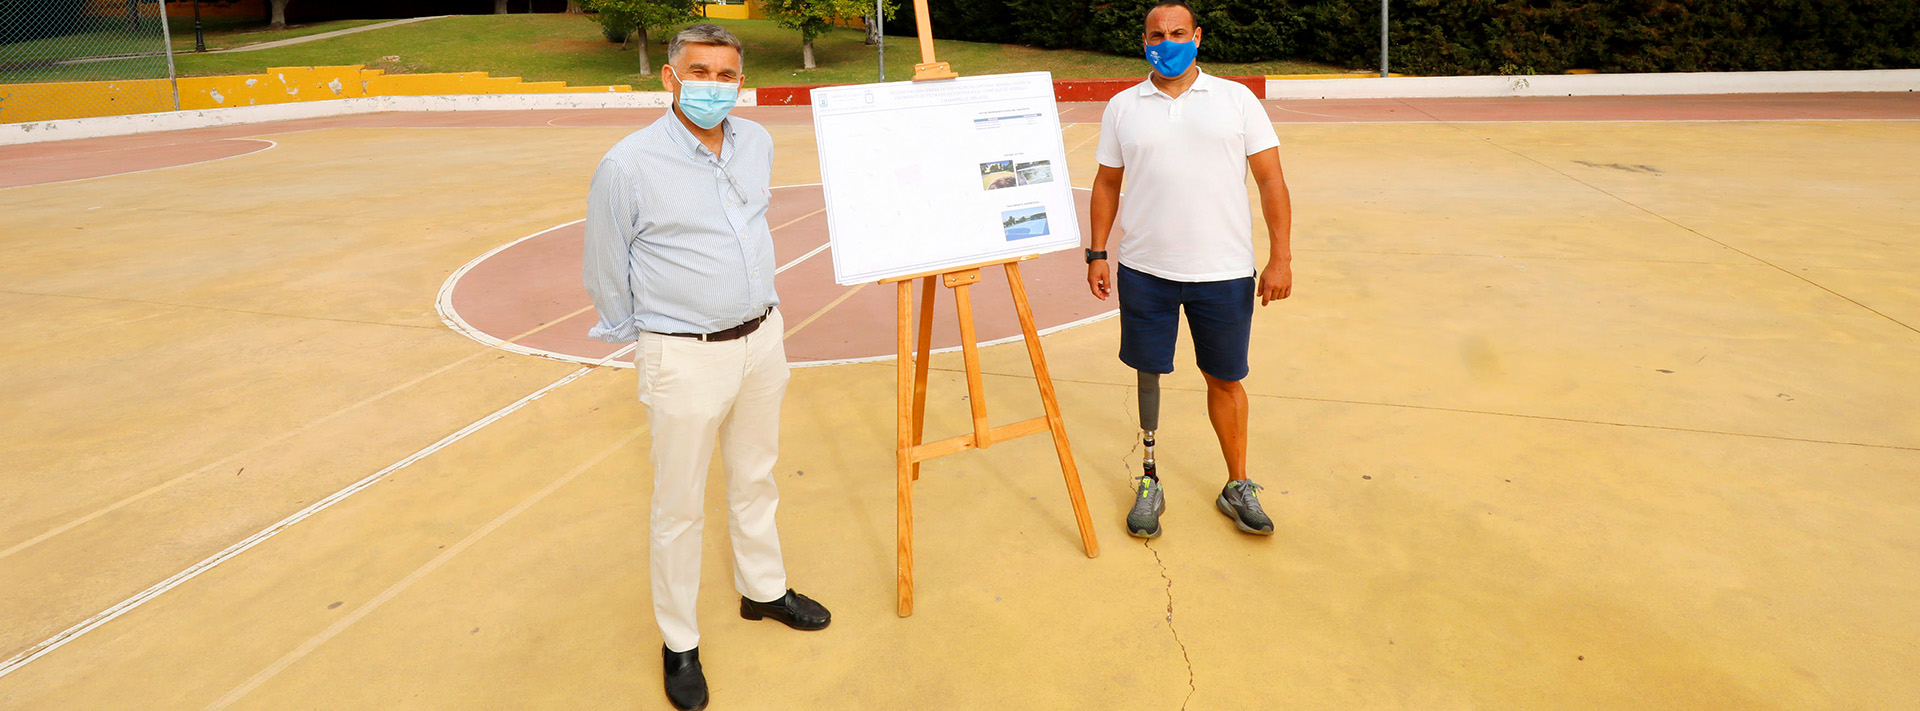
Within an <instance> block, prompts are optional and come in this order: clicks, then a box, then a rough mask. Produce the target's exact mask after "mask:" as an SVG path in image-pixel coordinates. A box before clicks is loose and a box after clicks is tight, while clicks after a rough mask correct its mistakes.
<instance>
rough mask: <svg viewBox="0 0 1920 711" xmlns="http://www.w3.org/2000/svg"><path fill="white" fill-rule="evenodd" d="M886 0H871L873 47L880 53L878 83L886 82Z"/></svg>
mask: <svg viewBox="0 0 1920 711" xmlns="http://www.w3.org/2000/svg"><path fill="white" fill-rule="evenodd" d="M886 12H887V0H873V29H874V33H873V34H874V43H873V44H874V46H876V47H878V48H879V52H880V81H886V80H887V17H886Z"/></svg>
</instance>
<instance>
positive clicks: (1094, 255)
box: [1087, 247, 1107, 264]
mask: <svg viewBox="0 0 1920 711" xmlns="http://www.w3.org/2000/svg"><path fill="white" fill-rule="evenodd" d="M1106 258H1107V253H1106V252H1104V251H1100V252H1095V251H1093V248H1092V247H1088V248H1087V263H1088V264H1092V263H1093V260H1095V259H1106Z"/></svg>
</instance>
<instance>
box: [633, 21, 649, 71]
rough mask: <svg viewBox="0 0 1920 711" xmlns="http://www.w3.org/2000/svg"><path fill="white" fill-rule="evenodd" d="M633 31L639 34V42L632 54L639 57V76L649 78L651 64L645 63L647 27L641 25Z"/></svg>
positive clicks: (636, 43) (635, 44)
mask: <svg viewBox="0 0 1920 711" xmlns="http://www.w3.org/2000/svg"><path fill="white" fill-rule="evenodd" d="M634 31H635V32H638V33H640V41H639V42H635V43H634V46H633V53H634V54H638V55H640V76H643V77H644V76H650V75H652V74H653V64H652V63H651V62H648V61H647V26H646V25H641V26H639V27H638V28H635V29H634Z"/></svg>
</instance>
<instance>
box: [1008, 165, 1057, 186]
mask: <svg viewBox="0 0 1920 711" xmlns="http://www.w3.org/2000/svg"><path fill="white" fill-rule="evenodd" d="M1013 172H1014V174H1015V175H1017V176H1019V178H1020V184H1021V185H1036V184H1039V183H1051V182H1053V163H1052V162H1050V161H1044V160H1042V161H1034V162H1032V163H1019V164H1016V165H1014V166H1013Z"/></svg>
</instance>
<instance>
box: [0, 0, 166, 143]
mask: <svg viewBox="0 0 1920 711" xmlns="http://www.w3.org/2000/svg"><path fill="white" fill-rule="evenodd" d="M171 45H172V37H171V36H170V33H169V32H168V30H167V9H166V3H165V2H163V0H0V123H19V122H23V121H44V120H49V119H60V118H74V117H78V116H108V115H118V114H138V113H149V112H154V111H173V110H176V109H178V108H179V107H180V93H179V88H178V85H177V84H176V82H175V81H174V73H173V52H172V46H171Z"/></svg>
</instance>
